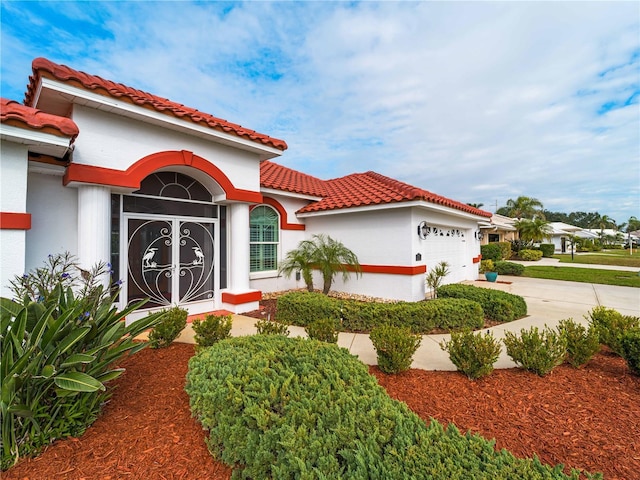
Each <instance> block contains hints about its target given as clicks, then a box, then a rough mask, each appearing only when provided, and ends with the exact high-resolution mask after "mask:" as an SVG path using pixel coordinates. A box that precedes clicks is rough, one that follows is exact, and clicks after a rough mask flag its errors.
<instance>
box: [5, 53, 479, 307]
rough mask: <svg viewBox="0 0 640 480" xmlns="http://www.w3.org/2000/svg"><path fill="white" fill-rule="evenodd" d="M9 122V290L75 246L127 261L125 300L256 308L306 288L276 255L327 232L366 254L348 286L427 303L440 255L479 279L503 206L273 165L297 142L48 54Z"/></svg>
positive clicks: (82, 258) (11, 106) (93, 256)
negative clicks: (483, 252)
mask: <svg viewBox="0 0 640 480" xmlns="http://www.w3.org/2000/svg"><path fill="white" fill-rule="evenodd" d="M0 126H1V131H0V133H1V138H2V152H1V153H2V156H1V157H0V158H1V160H0V162H1V163H0V168H1V183H0V187H1V188H2V190H1V194H0V195H1V196H0V200H1V205H0V243H1V253H0V277H1V278H0V280H1V284H2V296H8V295H10V291H9V289H8V284H9V280H10V279H12V278H13V277H14V276H15V275H21V274H23V273H24V272H25V271H28V270H31V269H33V268H35V267H39V266H41V265H42V261H43V260H44V259H45V258H46V256H47V255H48V254H50V253H61V252H65V251H69V252H70V253H72V254H73V255H75V256H76V257H77V258H78V260H79V262H80V264H81V265H83V266H85V267H89V266H91V265H95V264H96V263H97V262H99V261H108V262H110V263H111V264H112V265H113V269H114V276H115V278H119V279H121V280H122V281H123V288H122V292H121V294H120V300H119V301H120V306H121V307H123V306H124V305H126V304H127V303H129V302H131V301H134V300H137V299H139V298H142V297H149V298H150V301H149V303H148V304H147V306H148V307H149V308H161V307H165V306H168V305H175V304H177V305H181V306H183V307H185V308H187V309H188V310H189V312H190V313H192V314H195V313H203V312H210V311H216V310H228V311H231V312H236V313H241V312H245V311H251V310H255V309H256V308H257V307H258V301H259V300H260V298H261V294H262V292H269V291H280V290H285V289H290V288H301V287H303V286H304V284H303V282H302V280H298V279H296V277H295V276H293V277H292V278H290V279H287V278H284V277H281V276H278V272H277V268H278V263H279V261H280V259H281V258H282V257H283V256H284V255H285V254H286V252H287V251H289V250H291V249H292V248H295V247H296V246H297V244H298V242H299V241H301V240H303V239H306V238H309V237H310V236H311V235H313V234H316V233H325V234H329V235H331V236H332V237H333V238H335V239H337V240H339V241H341V242H342V243H344V244H345V245H346V246H347V247H348V248H350V249H351V250H353V251H354V252H355V253H356V255H357V256H358V259H359V261H360V263H361V264H362V270H363V275H362V277H361V278H359V279H356V278H355V277H352V279H351V280H350V281H349V282H347V283H342V281H341V280H340V279H338V281H337V283H336V284H335V285H334V289H335V290H339V291H346V292H354V293H359V294H364V295H371V296H376V297H383V298H395V299H402V300H419V299H423V298H424V295H425V282H424V279H425V273H426V272H427V271H428V269H429V268H430V267H432V266H435V265H436V264H437V263H438V262H440V261H442V260H444V261H447V262H448V263H449V264H450V268H451V274H450V275H449V276H448V277H447V278H446V279H445V283H452V282H459V281H462V280H472V279H476V278H477V275H478V262H479V260H480V240H479V237H480V236H479V225H480V223H481V222H486V221H487V219H488V218H489V217H491V214H490V213H488V212H485V211H482V210H479V209H476V208H473V207H471V206H469V205H466V204H464V203H460V202H457V201H454V200H451V199H448V198H445V197H442V196H439V195H436V194H433V193H431V192H429V191H426V190H423V189H420V188H416V187H413V186H411V185H408V184H406V183H403V182H399V181H397V180H394V179H392V178H389V177H385V176H383V175H380V174H378V173H375V172H365V173H358V174H352V175H347V176H345V177H342V178H337V179H331V180H322V179H319V178H316V177H312V176H309V175H306V174H304V173H302V172H299V171H296V170H293V169H290V168H287V167H284V166H282V165H279V164H278V163H275V162H274V161H273V160H274V159H277V158H278V157H279V156H280V155H282V154H283V153H284V151H285V150H286V149H287V144H286V143H285V142H284V141H283V140H279V139H276V138H272V137H270V136H268V135H265V134H261V133H258V132H255V131H253V130H250V129H247V128H244V127H242V126H240V125H237V124H234V123H231V122H228V121H226V120H222V119H219V118H216V117H214V116H212V115H209V114H207V113H203V112H200V111H198V110H195V109H193V108H189V107H186V106H184V105H180V104H177V103H174V102H171V101H170V100H167V99H164V98H160V97H157V96H155V95H152V94H150V93H146V92H142V91H140V90H136V89H134V88H131V87H128V86H125V85H122V84H119V83H115V82H112V81H109V80H105V79H102V78H100V77H97V76H94V75H89V74H86V73H83V72H80V71H77V70H74V69H72V68H69V67H67V66H64V65H59V64H56V63H53V62H51V61H49V60H47V59H44V58H38V59H36V60H34V61H33V75H32V76H31V77H30V79H29V85H28V89H27V93H26V97H25V101H24V103H22V104H21V103H18V102H15V101H12V100H8V99H3V100H2V112H1V123H0ZM318 281H319V276H318ZM143 313H144V312H143Z"/></svg>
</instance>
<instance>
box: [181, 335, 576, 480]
mask: <svg viewBox="0 0 640 480" xmlns="http://www.w3.org/2000/svg"><path fill="white" fill-rule="evenodd" d="M185 389H186V391H187V393H188V394H189V397H190V405H191V410H192V412H193V415H194V416H195V417H196V418H198V420H199V421H200V422H201V423H202V426H203V427H204V428H205V429H206V430H208V431H209V437H208V439H207V444H208V447H209V450H210V451H211V452H212V454H213V455H214V456H215V457H216V458H218V459H220V460H222V461H223V462H225V463H226V464H227V465H229V466H231V467H232V468H233V469H234V471H233V477H232V478H235V479H239V478H273V479H278V478H299V479H355V480H358V479H381V480H382V479H390V478H406V479H417V478H435V479H469V478H476V479H508V478H527V479H543V478H544V479H553V478H558V479H565V478H570V477H567V476H566V475H564V474H563V472H562V466H557V467H555V468H553V469H552V468H551V467H549V466H546V465H542V464H541V463H540V462H539V461H538V460H537V459H536V458H534V459H533V460H531V459H518V458H516V457H514V456H513V455H512V454H510V453H509V452H507V451H506V450H501V451H498V452H496V451H495V449H494V446H493V442H490V441H487V440H485V439H484V438H482V437H480V436H479V435H475V434H470V433H467V434H466V435H461V434H460V432H459V431H458V430H457V429H456V428H455V427H454V426H450V427H448V428H447V429H446V430H445V429H444V428H443V427H442V426H441V425H440V424H439V423H438V422H437V421H435V420H433V421H432V422H431V424H430V425H429V426H427V425H425V423H424V422H423V421H422V420H421V419H420V418H419V417H418V416H417V415H416V414H414V413H413V412H411V411H410V410H409V408H408V407H407V406H406V405H405V404H404V403H401V402H398V401H396V400H393V399H391V398H390V397H389V396H388V395H387V393H386V391H385V390H384V389H383V388H382V387H380V386H379V385H378V384H377V381H376V379H375V377H373V376H371V375H369V373H368V370H367V367H366V366H365V365H364V364H363V363H362V362H360V361H359V360H358V359H357V358H356V357H354V356H352V355H350V354H349V353H348V352H347V350H346V349H343V348H339V347H337V346H336V345H333V344H328V343H323V342H319V341H316V340H307V339H301V338H286V337H281V336H264V335H257V336H249V337H237V338H232V339H228V340H223V341H221V342H219V343H217V344H216V345H214V346H212V347H210V348H207V349H204V350H202V351H201V352H200V353H199V354H197V355H196V356H195V357H193V358H192V359H191V360H190V361H189V372H188V374H187V384H186V387H185ZM573 473H574V477H573V478H578V477H577V476H575V475H577V473H576V472H573Z"/></svg>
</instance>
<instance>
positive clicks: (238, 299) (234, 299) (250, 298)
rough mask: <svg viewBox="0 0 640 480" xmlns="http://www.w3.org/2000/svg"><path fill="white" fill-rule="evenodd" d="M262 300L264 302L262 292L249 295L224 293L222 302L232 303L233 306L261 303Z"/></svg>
mask: <svg viewBox="0 0 640 480" xmlns="http://www.w3.org/2000/svg"><path fill="white" fill-rule="evenodd" d="M260 300H262V292H261V291H260V290H257V291H255V292H247V293H230V292H222V301H223V302H225V303H230V304H231V305H241V304H243V303H249V302H259V301H260Z"/></svg>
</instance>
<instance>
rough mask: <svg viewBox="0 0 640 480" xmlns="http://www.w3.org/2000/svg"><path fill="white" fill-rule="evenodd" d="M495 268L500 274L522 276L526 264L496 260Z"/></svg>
mask: <svg viewBox="0 0 640 480" xmlns="http://www.w3.org/2000/svg"><path fill="white" fill-rule="evenodd" d="M495 269H496V272H498V274H499V275H514V276H520V275H522V274H523V273H524V265H521V264H519V263H514V262H496V266H495Z"/></svg>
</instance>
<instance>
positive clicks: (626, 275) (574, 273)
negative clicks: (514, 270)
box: [522, 266, 640, 288]
mask: <svg viewBox="0 0 640 480" xmlns="http://www.w3.org/2000/svg"><path fill="white" fill-rule="evenodd" d="M522 276H524V277H530V278H546V279H549V280H564V281H569V282H582V283H597V284H601V285H617V286H620V287H636V288H640V275H639V274H638V272H626V271H621V270H601V269H592V268H581V267H542V266H533V267H526V268H525V269H524V273H523V274H522Z"/></svg>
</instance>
